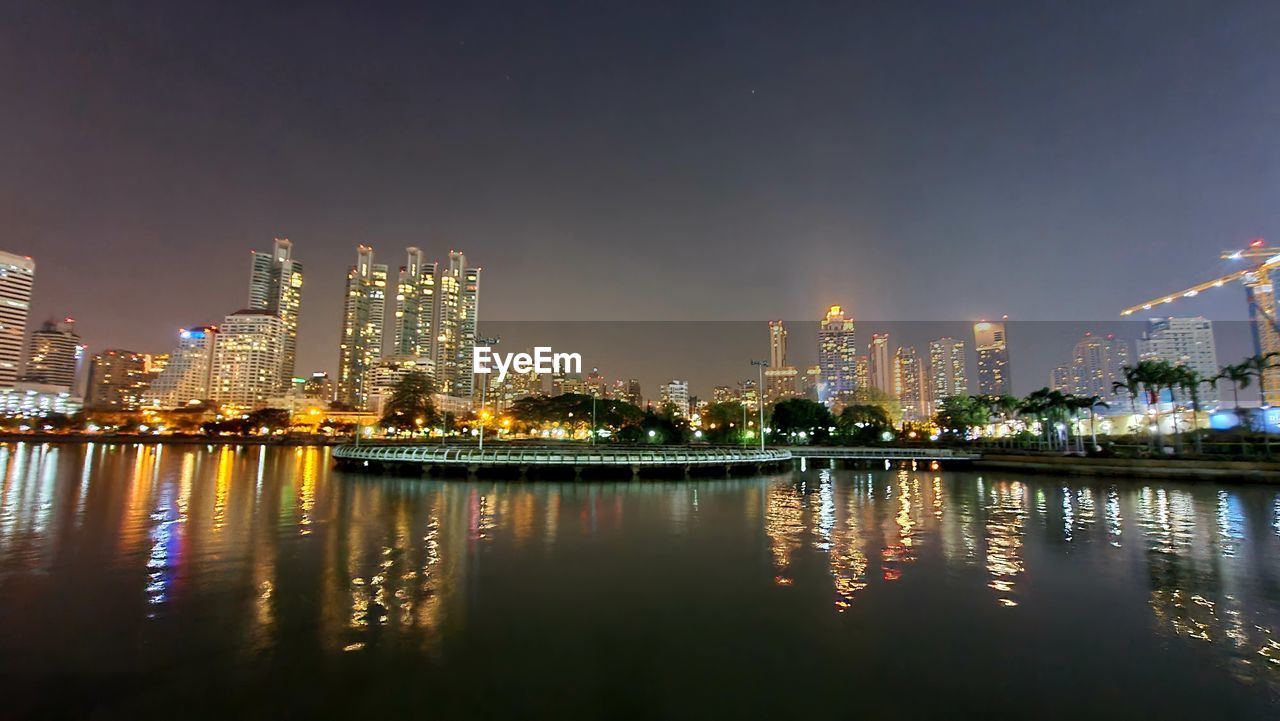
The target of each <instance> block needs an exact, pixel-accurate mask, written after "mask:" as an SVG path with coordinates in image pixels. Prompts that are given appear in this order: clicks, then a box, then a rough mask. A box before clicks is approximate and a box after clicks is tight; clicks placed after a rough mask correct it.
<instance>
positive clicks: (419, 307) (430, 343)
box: [392, 247, 436, 362]
mask: <svg viewBox="0 0 1280 721" xmlns="http://www.w3.org/2000/svg"><path fill="white" fill-rule="evenodd" d="M405 252H406V254H407V256H408V257H407V259H406V260H405V264H404V265H402V266H400V277H399V281H398V282H397V284H396V310H395V338H394V340H393V346H392V352H393V353H395V354H396V355H402V356H409V357H416V358H431V359H432V360H433V362H434V359H435V328H436V264H435V263H432V262H427V258H426V254H424V253H423V252H422V251H421V250H420V249H418V248H413V247H410V248H406V249H405Z"/></svg>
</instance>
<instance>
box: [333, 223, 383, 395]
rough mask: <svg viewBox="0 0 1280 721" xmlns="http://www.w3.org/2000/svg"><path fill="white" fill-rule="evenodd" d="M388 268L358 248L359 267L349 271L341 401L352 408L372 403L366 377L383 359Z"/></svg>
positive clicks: (340, 372) (340, 362) (368, 250)
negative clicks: (369, 399)
mask: <svg viewBox="0 0 1280 721" xmlns="http://www.w3.org/2000/svg"><path fill="white" fill-rule="evenodd" d="M386 299H387V266H385V265H377V264H375V263H374V262H373V248H370V247H369V246H367V245H361V246H359V247H357V248H356V264H355V265H353V266H351V268H350V270H348V271H347V296H346V301H345V303H344V304H343V309H342V338H341V340H340V341H339V346H338V389H337V400H338V401H339V402H341V403H343V404H346V405H347V406H349V407H351V408H357V409H363V408H364V407H365V405H366V404H367V403H368V396H369V393H368V390H367V389H366V388H365V375H366V374H367V373H368V372H369V370H370V369H372V368H373V367H374V365H376V364H377V362H378V360H379V359H381V358H382V326H383V321H384V319H385V317H386Z"/></svg>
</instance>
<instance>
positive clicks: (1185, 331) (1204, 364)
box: [1138, 317, 1280, 403]
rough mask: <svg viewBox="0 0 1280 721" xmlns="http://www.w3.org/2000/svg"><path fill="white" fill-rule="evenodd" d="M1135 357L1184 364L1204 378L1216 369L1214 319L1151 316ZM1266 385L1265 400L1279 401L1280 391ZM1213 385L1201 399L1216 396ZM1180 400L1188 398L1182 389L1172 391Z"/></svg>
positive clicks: (1208, 376) (1203, 390)
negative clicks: (1180, 391) (1274, 390)
mask: <svg viewBox="0 0 1280 721" xmlns="http://www.w3.org/2000/svg"><path fill="white" fill-rule="evenodd" d="M1138 358H1140V359H1141V360H1164V361H1168V362H1170V363H1172V364H1174V365H1180V366H1187V367H1188V368H1191V369H1192V370H1195V371H1197V372H1198V373H1199V374H1200V375H1202V376H1204V377H1205V378H1212V377H1213V376H1215V375H1217V373H1218V350H1217V346H1216V345H1215V343H1214V340H1213V321H1211V320H1208V319H1207V318H1201V317H1195V318H1152V319H1151V320H1150V321H1149V322H1148V323H1147V330H1146V332H1144V333H1143V334H1142V338H1140V339H1139V340H1138ZM1272 388H1273V387H1272V386H1267V397H1266V398H1265V399H1264V400H1265V401H1266V402H1267V403H1275V402H1276V401H1280V392H1273V390H1272ZM1212 394H1213V389H1212V388H1211V387H1205V388H1203V389H1201V392H1200V402H1202V403H1204V402H1207V401H1212V400H1216V399H1217V396H1216V395H1212ZM1175 397H1176V398H1178V399H1179V400H1183V401H1186V400H1189V399H1187V398H1186V397H1185V396H1184V395H1183V394H1182V393H1175Z"/></svg>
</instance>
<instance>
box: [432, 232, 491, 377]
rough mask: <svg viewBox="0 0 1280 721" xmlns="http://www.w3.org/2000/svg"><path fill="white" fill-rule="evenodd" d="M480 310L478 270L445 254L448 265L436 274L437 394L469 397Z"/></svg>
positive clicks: (457, 256) (454, 253) (452, 254)
mask: <svg viewBox="0 0 1280 721" xmlns="http://www.w3.org/2000/svg"><path fill="white" fill-rule="evenodd" d="M479 310H480V268H472V267H469V266H468V265H467V257H466V256H465V255H463V254H462V253H461V252H459V251H456V250H451V251H449V266H448V268H446V269H445V270H444V271H443V272H442V273H441V274H440V334H439V335H438V336H437V342H436V372H437V373H438V374H439V376H438V377H439V379H440V391H441V392H442V393H445V394H446V395H451V396H458V397H462V398H470V397H471V393H472V390H473V389H474V387H475V386H474V381H475V375H474V374H473V373H472V368H471V361H472V359H471V355H472V353H473V351H474V349H475V345H476V323H477V316H478V314H479Z"/></svg>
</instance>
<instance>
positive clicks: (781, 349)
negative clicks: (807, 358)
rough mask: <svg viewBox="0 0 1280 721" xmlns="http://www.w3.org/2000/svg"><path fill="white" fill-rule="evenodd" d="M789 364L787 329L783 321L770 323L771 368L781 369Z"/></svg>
mask: <svg viewBox="0 0 1280 721" xmlns="http://www.w3.org/2000/svg"><path fill="white" fill-rule="evenodd" d="M786 364H787V329H786V328H784V327H783V326H782V321H780V320H771V321H769V367H770V368H781V367H783V366H785V365H786Z"/></svg>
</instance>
